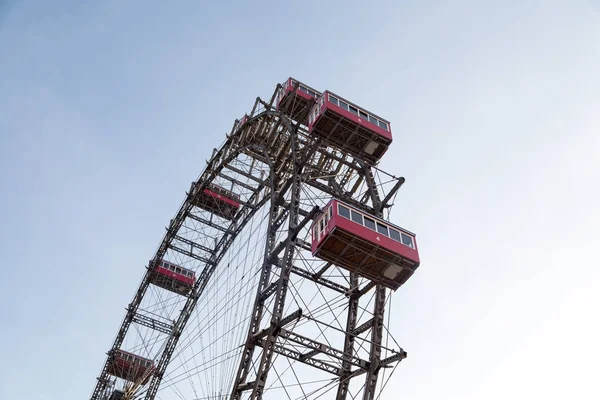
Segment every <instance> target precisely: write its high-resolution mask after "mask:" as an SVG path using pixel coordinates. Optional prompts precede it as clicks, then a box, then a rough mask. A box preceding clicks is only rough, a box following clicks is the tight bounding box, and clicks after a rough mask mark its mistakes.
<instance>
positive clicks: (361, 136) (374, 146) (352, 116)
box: [308, 91, 392, 164]
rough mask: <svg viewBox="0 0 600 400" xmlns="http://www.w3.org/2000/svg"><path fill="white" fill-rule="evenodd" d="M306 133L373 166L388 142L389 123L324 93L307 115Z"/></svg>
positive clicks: (331, 94)
mask: <svg viewBox="0 0 600 400" xmlns="http://www.w3.org/2000/svg"><path fill="white" fill-rule="evenodd" d="M308 130H309V133H312V134H315V135H317V136H320V137H322V138H323V139H325V140H326V141H328V142H329V143H331V144H332V145H334V146H336V147H339V148H340V149H343V150H346V151H348V152H349V153H350V154H352V155H354V156H356V157H359V158H362V159H363V160H365V161H367V162H368V163H369V164H375V163H377V161H379V160H380V159H381V157H382V156H383V155H384V154H385V152H386V151H387V149H388V147H389V146H390V144H391V143H392V131H391V128H390V123H389V122H388V121H386V120H384V119H383V118H381V117H378V116H376V115H375V114H373V113H370V112H368V111H366V110H364V109H362V108H360V107H358V106H356V105H354V104H352V103H350V102H349V101H347V100H344V99H343V98H341V97H339V96H338V95H334V94H333V93H331V92H329V91H325V93H323V96H321V98H319V100H318V101H317V104H315V105H314V106H313V108H312V110H311V112H310V115H309V116H308Z"/></svg>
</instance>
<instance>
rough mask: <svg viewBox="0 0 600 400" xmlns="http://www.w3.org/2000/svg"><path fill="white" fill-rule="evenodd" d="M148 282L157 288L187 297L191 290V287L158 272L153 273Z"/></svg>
mask: <svg viewBox="0 0 600 400" xmlns="http://www.w3.org/2000/svg"><path fill="white" fill-rule="evenodd" d="M150 282H151V283H152V284H153V285H155V286H158V287H161V288H163V289H166V290H169V291H171V292H173V293H177V294H180V295H182V296H185V295H187V294H188V293H189V292H190V290H191V289H192V285H190V284H187V283H185V282H182V281H180V280H177V279H175V278H173V277H171V276H167V275H163V274H161V273H160V272H157V271H153V272H152V275H151V277H150Z"/></svg>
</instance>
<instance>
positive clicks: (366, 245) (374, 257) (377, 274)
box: [315, 229, 418, 290]
mask: <svg viewBox="0 0 600 400" xmlns="http://www.w3.org/2000/svg"><path fill="white" fill-rule="evenodd" d="M315 256H317V257H319V258H321V259H323V260H325V261H329V262H331V263H333V264H335V265H338V266H340V267H343V268H345V269H347V270H348V271H350V272H356V273H357V274H359V275H361V276H363V277H365V278H368V279H370V280H372V281H374V282H375V283H378V284H382V285H384V286H386V287H388V288H390V289H392V290H397V289H398V288H399V287H400V286H402V285H403V284H404V283H405V282H406V281H407V280H408V278H410V277H411V275H412V274H413V272H414V270H415V269H416V268H417V267H418V263H415V262H413V261H411V260H409V259H407V258H405V257H402V256H401V255H399V254H395V253H393V252H391V251H389V250H387V249H385V248H383V247H381V246H378V245H376V244H373V243H371V242H369V241H366V240H364V239H361V238H359V237H357V236H356V235H352V234H350V233H348V232H346V231H343V230H341V229H334V230H333V231H332V232H331V233H330V234H329V236H328V237H327V238H326V239H325V240H324V241H323V243H321V245H320V247H319V248H318V249H317V251H316V253H315Z"/></svg>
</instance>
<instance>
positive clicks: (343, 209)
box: [338, 204, 350, 219]
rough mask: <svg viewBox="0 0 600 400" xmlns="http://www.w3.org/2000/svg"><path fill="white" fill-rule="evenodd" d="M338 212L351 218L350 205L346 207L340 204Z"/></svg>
mask: <svg viewBox="0 0 600 400" xmlns="http://www.w3.org/2000/svg"><path fill="white" fill-rule="evenodd" d="M338 213H339V214H340V215H341V216H342V217H344V218H348V219H350V209H349V208H348V207H344V206H343V205H341V204H338Z"/></svg>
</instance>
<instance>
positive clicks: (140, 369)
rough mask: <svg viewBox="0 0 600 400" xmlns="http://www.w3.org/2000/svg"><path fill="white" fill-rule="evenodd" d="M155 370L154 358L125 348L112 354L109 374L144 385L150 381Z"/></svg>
mask: <svg viewBox="0 0 600 400" xmlns="http://www.w3.org/2000/svg"><path fill="white" fill-rule="evenodd" d="M153 370H154V362H153V361H152V360H149V359H147V358H143V357H140V356H137V355H135V354H132V353H128V352H126V351H123V350H117V351H115V352H114V353H113V354H112V356H111V357H110V361H109V366H108V373H109V374H111V375H113V376H116V377H117V378H121V379H125V380H126V381H130V382H134V383H141V384H142V385H145V384H146V383H148V380H149V379H150V376H151V375H152V371H153Z"/></svg>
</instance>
